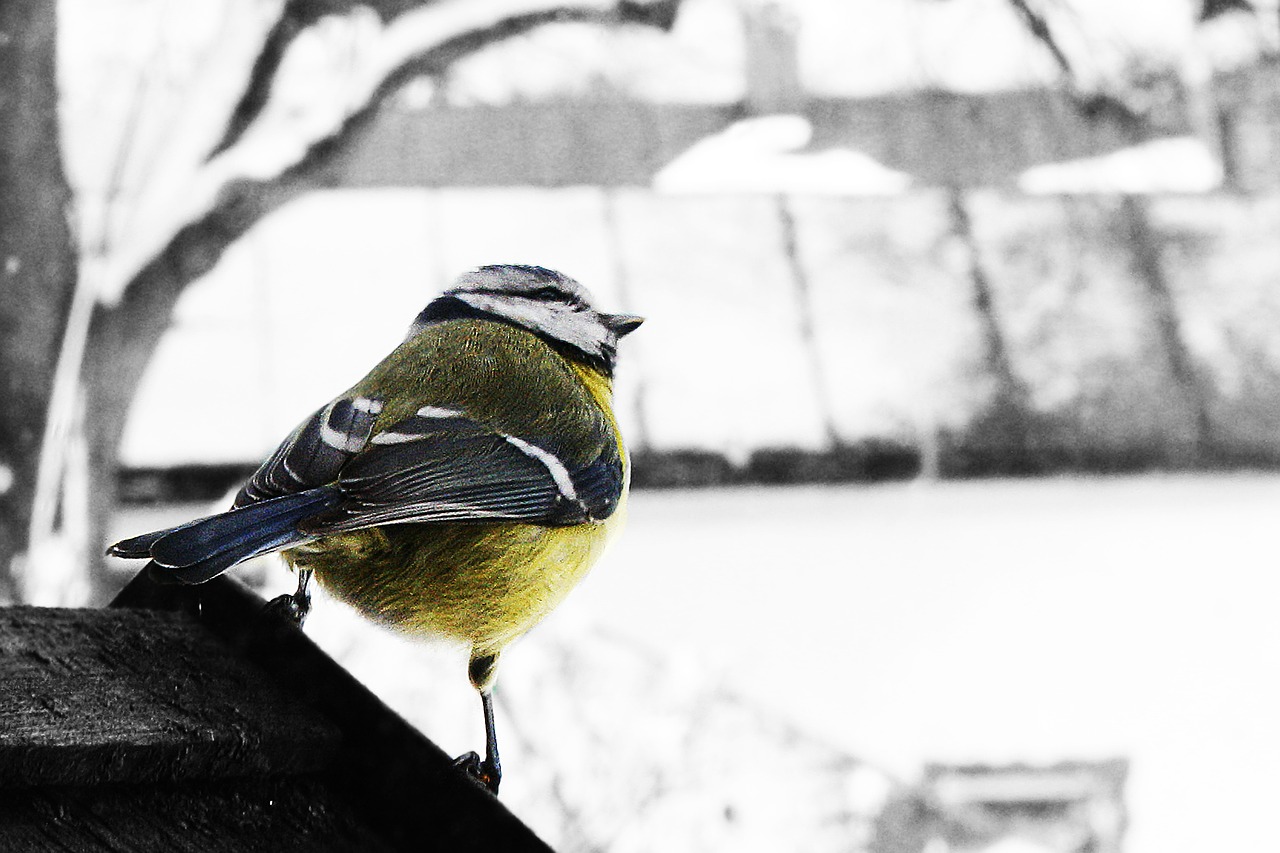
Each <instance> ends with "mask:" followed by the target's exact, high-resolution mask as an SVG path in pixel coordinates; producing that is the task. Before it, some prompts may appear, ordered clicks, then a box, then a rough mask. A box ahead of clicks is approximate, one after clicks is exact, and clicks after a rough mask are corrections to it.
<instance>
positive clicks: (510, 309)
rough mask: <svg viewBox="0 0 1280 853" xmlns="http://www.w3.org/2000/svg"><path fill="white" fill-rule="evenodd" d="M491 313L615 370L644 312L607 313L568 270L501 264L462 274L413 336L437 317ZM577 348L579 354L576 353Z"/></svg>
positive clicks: (418, 321)
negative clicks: (623, 346)
mask: <svg viewBox="0 0 1280 853" xmlns="http://www.w3.org/2000/svg"><path fill="white" fill-rule="evenodd" d="M466 316H469V317H475V316H481V317H487V318H490V319H497V320H501V321H504V322H507V323H511V324H512V325H515V326H519V327H521V328H523V329H528V330H529V331H531V332H533V333H534V334H536V335H539V336H540V337H542V338H544V339H546V340H548V341H549V342H551V343H553V344H557V345H561V346H567V347H570V348H571V349H572V350H574V351H576V353H581V355H582V357H583V359H584V360H585V361H587V362H589V363H592V364H595V365H597V366H599V367H601V368H603V369H604V371H605V372H606V373H610V374H611V373H612V372H613V367H614V363H615V361H616V359H617V352H618V339H619V338H622V337H623V336H625V335H628V334H630V333H631V332H634V331H635V330H636V329H637V328H639V326H640V324H641V323H643V322H644V318H643V317H636V316H633V315H630V314H606V313H604V312H603V311H597V310H596V309H595V308H594V307H593V306H592V304H591V295H590V294H589V293H588V292H587V289H586V288H585V287H583V286H582V285H581V284H579V283H578V282H576V281H574V280H573V279H571V278H569V276H567V275H564V274H563V273H558V272H556V271H555V270H549V269H545V268H543V267H534V266H521V265H515V264H499V265H494V266H485V267H480V268H479V269H476V270H473V271H471V272H468V273H464V274H463V275H461V276H459V277H458V280H457V281H455V282H454V283H453V286H452V287H450V288H449V289H448V290H446V291H445V292H444V293H443V294H442V295H441V296H440V297H439V298H437V299H435V300H434V301H433V302H431V304H429V305H428V306H427V307H426V308H425V309H424V310H423V311H422V313H421V314H419V315H418V317H417V319H416V320H415V321H414V324H413V328H411V329H410V332H409V334H410V336H412V335H414V334H416V333H417V332H418V331H420V330H421V329H423V328H425V327H426V326H427V325H429V324H430V323H433V322H439V321H441V320H447V319H455V318H458V317H466ZM576 353H575V354H576Z"/></svg>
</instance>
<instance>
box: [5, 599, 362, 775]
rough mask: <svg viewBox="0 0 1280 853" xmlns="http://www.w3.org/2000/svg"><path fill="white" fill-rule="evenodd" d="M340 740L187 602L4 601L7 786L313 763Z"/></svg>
mask: <svg viewBox="0 0 1280 853" xmlns="http://www.w3.org/2000/svg"><path fill="white" fill-rule="evenodd" d="M339 738H340V735H339V732H338V730H337V728H336V727H335V726H334V725H333V724H332V723H329V722H328V721H327V720H325V719H324V718H323V717H321V716H320V715H319V714H317V713H316V712H315V711H313V710H311V709H309V708H307V707H306V706H305V705H303V704H301V703H300V702H298V701H296V700H294V699H291V698H290V697H289V696H288V695H287V694H286V693H285V692H284V691H283V690H281V689H280V688H279V687H277V686H276V685H274V684H272V683H271V681H270V679H269V678H267V677H266V676H265V675H264V674H263V673H262V672H260V671H258V670H256V669H254V668H253V667H250V666H247V665H246V664H245V662H244V661H242V660H239V659H237V658H236V657H235V656H234V655H233V653H232V651H231V649H230V648H229V647H227V646H226V644H225V643H221V642H219V641H218V639H217V638H216V637H214V636H213V635H211V634H210V633H209V632H207V631H205V630H202V629H201V628H200V626H199V624H198V623H197V622H196V621H195V620H194V619H193V618H191V617H190V616H187V615H185V614H182V613H163V612H155V611H146V610H59V609H51V608H36V607H14V608H6V609H3V610H0V786H4V787H15V786H34V785H59V784H78V785H93V784H100V783H105V782H117V783H128V782H152V781H175V780H183V779H216V778H221V777H225V776H245V775H252V774H262V773H298V772H306V771H314V770H319V769H321V768H322V767H324V766H325V765H326V764H327V763H328V761H329V758H330V757H331V756H332V755H333V753H334V752H335V751H336V750H337V747H338V741H339Z"/></svg>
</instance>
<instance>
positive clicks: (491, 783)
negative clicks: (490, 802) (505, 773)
mask: <svg viewBox="0 0 1280 853" xmlns="http://www.w3.org/2000/svg"><path fill="white" fill-rule="evenodd" d="M453 766H454V767H457V768H458V769H459V770H461V771H462V772H463V773H465V774H467V776H468V777H469V778H471V779H474V780H475V781H476V782H478V783H480V784H481V785H484V787H485V789H486V790H488V791H489V793H491V794H497V793H498V783H499V782H501V781H502V770H501V768H499V767H498V766H497V765H496V764H494V763H493V762H491V761H489V760H487V759H482V758H480V755H479V754H478V753H475V752H468V753H466V754H465V755H459V756H458V757H457V758H455V759H454V760H453Z"/></svg>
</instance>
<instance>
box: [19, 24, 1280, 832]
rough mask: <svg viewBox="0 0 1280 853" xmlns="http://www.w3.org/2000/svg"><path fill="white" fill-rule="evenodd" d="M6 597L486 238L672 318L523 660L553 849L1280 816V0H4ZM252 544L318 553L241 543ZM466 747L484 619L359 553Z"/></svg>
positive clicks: (520, 755)
mask: <svg viewBox="0 0 1280 853" xmlns="http://www.w3.org/2000/svg"><path fill="white" fill-rule="evenodd" d="M0 33H3V34H4V37H3V40H0V282H3V287H4V290H3V293H4V299H3V300H0V330H3V331H2V332H0V376H2V377H3V380H4V387H5V389H6V393H7V398H6V400H5V405H4V406H2V407H0V567H3V568H4V569H5V570H6V571H4V572H3V573H2V574H0V600H3V601H5V602H11V603H36V604H46V605H63V606H83V605H90V604H94V605H96V604H101V603H103V602H105V601H108V600H109V599H110V598H111V596H112V595H113V594H114V593H115V591H116V590H118V589H119V588H120V587H121V586H122V585H123V584H124V582H125V581H127V580H128V578H129V577H130V576H131V574H132V572H133V571H136V568H137V567H136V565H128V564H125V563H123V562H120V561H110V562H109V561H106V560H104V558H101V557H100V556H99V555H100V554H101V552H102V548H103V546H104V544H105V543H106V542H109V541H113V540H114V539H116V538H120V537H123V536H126V535H132V534H136V533H139V532H142V531H145V530H151V529H155V528H157V527H160V526H162V525H166V524H171V523H177V522H179V521H182V520H184V519H187V518H191V517H195V516H197V515H203V514H208V513H209V512H211V511H214V509H215V508H220V507H222V506H225V505H226V503H227V502H228V498H227V493H228V492H229V491H230V490H232V489H233V488H235V487H237V486H238V484H239V482H240V481H241V480H242V479H243V478H244V477H245V476H246V475H247V474H248V473H249V472H250V471H252V470H253V468H255V467H256V465H257V463H258V462H259V461H260V460H261V459H262V458H263V457H264V456H265V455H266V454H268V453H269V452H270V450H271V449H272V448H273V447H274V446H275V444H276V443H277V442H278V441H279V440H280V439H281V438H282V437H283V436H284V435H285V434H287V432H288V431H289V430H291V429H292V428H293V427H294V426H295V425H296V424H297V423H298V422H299V421H301V420H302V419H303V418H304V417H306V416H307V415H309V414H310V413H311V412H312V411H314V409H315V408H316V407H317V406H318V405H320V404H321V403H322V402H324V401H326V400H328V399H330V398H331V397H333V396H334V395H335V394H337V393H338V392H340V391H342V390H343V389H345V388H346V387H348V386H349V385H350V384H351V383H353V382H354V381H355V380H357V379H358V378H360V376H361V375H363V373H364V371H365V370H367V369H368V367H370V366H371V365H372V364H373V363H375V362H376V361H377V360H379V359H380V358H381V357H382V356H383V355H385V353H386V352H388V351H389V350H390V349H391V348H392V347H393V346H394V345H395V344H397V343H398V342H399V340H400V338H401V336H402V335H403V333H404V330H405V329H406V328H407V326H408V323H409V322H410V320H411V319H412V318H413V316H414V315H415V314H416V313H417V311H418V310H420V308H421V307H422V306H423V305H424V304H425V303H426V302H427V301H428V300H429V299H431V298H432V297H433V296H434V295H435V294H436V293H437V292H438V291H439V290H440V289H441V288H443V287H444V286H446V285H447V284H448V283H449V282H450V281H451V280H452V279H453V278H454V277H455V276H456V275H458V274H459V273H461V272H463V271H465V270H466V269H468V268H470V267H474V266H476V265H479V264H484V263H533V264H540V265H544V266H549V267H553V268H557V269H560V270H562V271H564V272H566V273H568V274H570V275H572V276H574V277H575V278H577V279H579V280H580V281H582V282H583V283H584V284H586V285H587V286H588V287H589V288H590V289H591V290H592V291H593V292H594V293H595V294H596V296H597V300H598V302H599V304H601V305H602V306H603V307H605V308H606V309H607V310H612V311H627V312H634V313H639V314H643V315H645V316H647V317H648V318H649V319H648V322H647V323H646V325H645V326H644V328H643V330H642V331H641V333H640V334H637V335H635V336H634V337H632V338H628V339H627V340H626V341H625V344H624V348H623V352H622V358H621V365H620V371H619V378H618V404H619V409H620V412H621V417H622V420H623V425H624V430H625V432H626V433H627V435H628V438H629V441H630V443H631V446H632V448H633V461H634V490H633V496H632V501H631V510H630V521H629V528H628V530H627V532H626V534H625V535H624V536H623V537H622V538H621V540H620V541H619V542H618V543H617V544H616V545H615V546H614V548H613V550H612V551H611V552H610V553H609V554H608V555H607V556H606V557H605V559H604V560H603V561H602V562H601V564H600V565H599V566H598V567H597V568H596V570H595V571H594V572H593V574H592V576H591V577H589V578H588V579H587V581H586V582H585V583H584V585H583V586H582V587H581V588H580V589H579V590H578V591H577V592H575V593H574V595H573V596H571V597H570V599H569V601H568V602H567V603H566V604H565V605H564V606H563V607H562V608H561V609H560V611H558V612H557V613H556V614H555V615H554V616H553V617H551V618H550V619H549V620H548V621H547V622H546V623H545V624H544V625H543V626H540V627H539V628H538V629H536V630H535V631H534V632H532V633H531V634H530V636H529V637H528V638H526V639H525V640H524V641H522V642H521V643H520V644H518V645H517V646H516V647H515V648H514V649H513V650H512V651H511V652H509V653H508V655H507V656H505V657H504V667H503V671H502V677H501V680H500V686H499V689H498V693H497V698H498V705H499V707H498V714H499V728H500V732H501V734H502V737H503V747H504V751H503V757H504V763H505V765H506V768H507V777H506V779H505V780H504V791H503V799H504V801H505V802H506V803H507V804H508V805H509V806H510V807H511V808H512V809H513V810H514V811H515V812H516V813H517V814H519V815H520V816H521V817H522V818H524V819H525V820H526V821H527V822H529V823H530V824H531V825H532V826H533V827H534V828H535V829H536V831H537V832H538V833H539V834H541V835H542V836H543V837H544V838H545V839H546V840H547V841H548V842H549V843H550V844H552V846H554V847H555V848H556V849H559V850H564V851H597V850H606V849H608V850H618V851H651V850H662V851H684V850H688V851H703V850H739V851H756V850H759V851H774V850H800V851H869V853H899V852H900V851H901V853H906V851H912V853H914V852H915V851H927V853H943V851H987V853H997V851H998V852H999V853H1024V851H1025V852H1026V853H1030V852H1031V851H1041V853H1043V851H1053V853H1058V851H1063V852H1064V853H1065V852H1066V851H1071V852H1072V853H1086V851H1088V853H1118V851H1125V853H1157V851H1159V853H1175V852H1176V851H1203V850H1214V851H1236V850H1240V851H1243V850H1262V849H1274V846H1275V843H1276V835H1277V830H1276V828H1275V820H1274V800H1275V797H1276V795H1277V794H1280V790H1277V787H1276V782H1275V779H1276V776H1277V771H1278V770H1280V731H1278V730H1277V726H1276V720H1277V719H1280V689H1278V688H1277V687H1276V673H1277V670H1278V669H1280V627H1278V625H1277V620H1276V618H1275V602H1276V601H1277V600H1278V598H1280V579H1277V573H1276V571H1275V568H1274V562H1275V559H1274V557H1273V551H1274V537H1273V536H1272V535H1271V534H1272V530H1273V529H1274V517H1275V515H1274V514H1275V509H1276V507H1277V506H1280V473H1277V472H1280V429H1278V428H1280V338H1278V337H1277V336H1276V334H1275V331H1274V330H1275V329H1276V328H1277V323H1278V321H1280V241H1278V240H1277V236H1276V235H1277V234H1280V8H1278V7H1277V3H1276V0H1128V2H1125V3H1113V2H1105V0H656V2H644V0H620V2H610V0H558V2H545V0H465V2H463V0H363V2H361V0H284V2H280V0H274V1H273V2H269V1H268V0H218V2H212V3H202V4H186V3H180V2H176V0H62V2H60V3H57V4H50V3H46V2H39V0H19V2H12V3H4V4H2V5H0ZM237 574H238V576H239V577H240V578H241V579H242V580H246V581H247V582H249V583H251V584H253V585H255V586H256V587H257V588H259V589H260V590H262V592H263V594H265V595H273V594H277V593H279V592H285V591H288V590H290V589H291V588H292V578H291V576H290V575H289V573H288V572H287V571H286V570H285V569H284V568H283V566H282V564H280V563H279V562H278V561H274V559H273V560H262V561H259V563H258V564H250V565H246V566H244V567H242V568H241V569H238V570H237ZM307 630H308V633H310V634H311V635H312V636H313V637H315V638H316V639H317V640H318V641H319V642H320V643H321V644H322V645H323V646H324V647H325V648H326V649H327V650H328V651H330V653H331V654H333V655H334V656H335V657H337V658H338V659H339V660H340V661H341V662H342V663H343V664H344V665H346V666H347V667H348V668H350V669H351V670H352V671H353V672H355V673H356V674H357V675H358V676H359V677H360V678H361V679H362V680H364V681H365V682H366V683H367V684H369V685H370V686H371V687H372V688H373V689H374V690H375V691H376V692H378V693H379V695H381V696H383V697H384V698H385V699H386V701H388V702H389V703H390V704H391V705H392V706H393V707H394V708H396V710H398V711H399V712H400V713H402V714H404V715H405V716H406V717H407V718H408V719H410V720H411V721H412V722H414V723H415V724H416V725H418V726H419V727H420V728H421V729H422V730H423V731H424V732H425V733H426V734H427V735H428V736H430V737H431V738H432V739H433V740H435V741H436V742H437V743H439V744H440V745H441V746H443V747H444V748H445V749H446V750H449V751H451V752H456V753H461V752H464V751H466V750H468V749H472V748H475V747H476V746H477V745H478V744H479V743H481V741H482V732H481V731H480V726H479V714H478V713H476V710H475V707H474V706H475V705H476V701H475V697H474V695H473V693H472V692H471V690H470V687H469V686H468V685H467V682H466V679H465V677H464V671H465V670H464V667H465V661H464V655H463V654H462V652H461V651H460V650H456V649H450V648H446V647H439V646H433V645H429V644H423V643H417V642H410V641H407V640H404V639H402V638H399V637H395V636H391V635H388V634H386V633H385V632H383V631H381V630H380V629H377V628H374V627H372V626H369V625H366V624H364V623H362V622H361V621H360V620H359V619H357V618H356V617H354V616H353V615H352V614H350V613H349V612H347V611H346V610H344V609H343V608H342V606H341V605H339V604H337V603H335V602H332V601H328V600H323V597H321V600H320V601H319V602H318V603H317V606H316V608H315V610H314V613H313V616H312V617H311V620H310V621H309V622H308V625H307Z"/></svg>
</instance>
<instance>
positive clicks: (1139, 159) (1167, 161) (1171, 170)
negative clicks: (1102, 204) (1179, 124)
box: [1018, 137, 1222, 195]
mask: <svg viewBox="0 0 1280 853" xmlns="http://www.w3.org/2000/svg"><path fill="white" fill-rule="evenodd" d="M1221 185H1222V164H1221V163H1220V162H1219V161H1218V158H1217V157H1215V156H1214V154H1213V152H1211V151H1210V150H1209V148H1208V146H1207V145H1205V143H1204V142H1203V141H1202V140H1200V139H1196V138H1194V137H1176V138H1170V139H1157V140H1153V141H1151V142H1145V143H1143V144H1141V145H1134V146H1131V147H1129V148H1122V149H1120V150H1119V151H1114V152H1112V153H1110V154H1104V155H1101V156H1098V157H1086V158H1083V159H1080V160H1071V161H1067V162H1063V163H1047V164H1045V165H1042V166H1035V167H1033V168H1030V169H1027V170H1026V171H1025V172H1023V173H1022V175H1021V176H1019V178H1018V188H1019V189H1021V190H1022V191H1023V192H1025V193H1029V194H1032V195H1043V194H1059V193H1133V194H1140V193H1206V192H1211V191H1213V190H1216V189H1218V188H1219V187H1220V186H1221Z"/></svg>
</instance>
